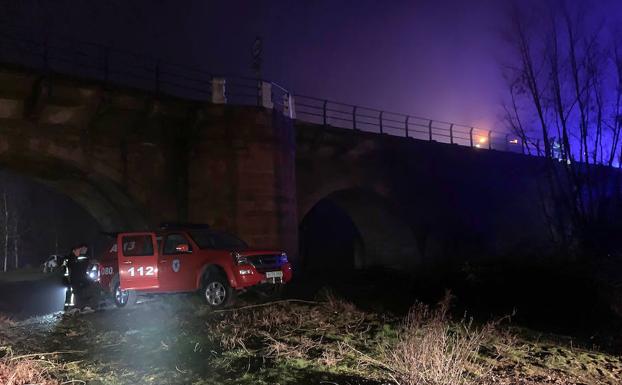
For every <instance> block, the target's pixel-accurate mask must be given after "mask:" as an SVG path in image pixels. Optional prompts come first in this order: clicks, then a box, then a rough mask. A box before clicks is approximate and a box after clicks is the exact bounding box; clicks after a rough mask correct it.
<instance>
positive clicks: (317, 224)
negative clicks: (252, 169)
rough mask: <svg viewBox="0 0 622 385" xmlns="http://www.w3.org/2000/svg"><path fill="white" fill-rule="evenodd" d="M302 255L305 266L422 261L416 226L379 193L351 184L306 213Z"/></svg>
mask: <svg viewBox="0 0 622 385" xmlns="http://www.w3.org/2000/svg"><path fill="white" fill-rule="evenodd" d="M301 218H302V220H301V222H300V227H299V243H300V256H301V260H302V264H303V267H304V268H305V270H309V271H314V270H319V269H325V268H326V265H328V266H330V268H331V269H340V270H347V269H368V268H374V267H379V266H382V267H389V268H395V269H402V270H403V269H408V270H412V269H414V268H416V266H417V265H418V264H419V263H420V259H421V258H420V255H419V248H418V247H417V241H416V238H415V235H414V233H413V231H412V228H411V227H410V226H409V224H408V221H407V220H405V218H402V217H400V215H399V214H398V213H397V211H396V210H395V209H394V208H393V205H392V204H391V202H390V201H388V200H387V199H386V198H384V197H382V196H380V195H379V194H377V193H375V192H372V191H368V190H364V189H359V188H346V189H341V190H337V191H334V192H332V193H330V194H328V195H326V196H324V197H322V198H320V199H318V200H317V201H315V202H314V204H313V205H312V206H311V207H310V208H308V209H307V210H306V211H305V212H304V214H303V215H302V216H301Z"/></svg>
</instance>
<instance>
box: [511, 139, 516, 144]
mask: <svg viewBox="0 0 622 385" xmlns="http://www.w3.org/2000/svg"><path fill="white" fill-rule="evenodd" d="M510 143H511V144H518V139H512V140H510Z"/></svg>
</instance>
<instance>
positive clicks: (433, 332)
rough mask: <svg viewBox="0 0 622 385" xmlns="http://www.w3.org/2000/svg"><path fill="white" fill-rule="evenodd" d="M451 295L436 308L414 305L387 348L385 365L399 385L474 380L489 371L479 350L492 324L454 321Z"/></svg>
mask: <svg viewBox="0 0 622 385" xmlns="http://www.w3.org/2000/svg"><path fill="white" fill-rule="evenodd" d="M449 298H450V297H449V296H446V297H445V299H444V300H443V301H442V302H440V303H439V305H438V306H437V307H436V308H430V307H429V306H427V305H424V304H416V305H414V306H413V307H412V308H411V309H410V311H409V313H408V315H407V316H406V318H405V320H404V322H403V324H402V327H401V328H400V330H399V332H398V336H397V339H396V341H395V343H393V344H391V345H390V346H387V347H385V348H384V354H383V356H384V357H383V361H384V362H383V365H384V366H385V367H386V368H387V369H388V370H389V371H390V373H391V374H390V375H391V377H392V378H393V380H394V381H395V382H396V383H398V384H400V385H460V384H471V383H475V381H476V380H477V377H481V376H482V375H485V374H486V373H488V372H490V367H489V366H488V365H487V364H485V363H484V362H483V361H482V360H479V359H478V352H479V350H480V348H481V347H482V346H483V344H484V342H485V341H487V340H488V339H489V338H490V337H491V336H492V333H493V332H494V327H493V325H492V324H486V325H484V326H483V327H480V328H476V327H474V326H473V324H472V322H471V321H468V320H466V319H463V320H462V321H460V322H455V323H454V322H451V321H450V319H449V316H448V310H449V302H450V301H449Z"/></svg>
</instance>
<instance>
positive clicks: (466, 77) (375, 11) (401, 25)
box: [0, 0, 622, 129]
mask: <svg viewBox="0 0 622 385" xmlns="http://www.w3.org/2000/svg"><path fill="white" fill-rule="evenodd" d="M0 4H4V5H2V7H3V8H2V9H0V11H1V12H0V14H4V15H8V17H7V16H5V18H7V19H8V21H10V23H14V24H20V25H28V26H35V28H39V26H43V27H44V28H47V29H48V30H51V31H54V32H56V33H63V34H66V35H69V36H72V37H76V38H81V39H83V40H91V41H97V42H100V43H106V44H110V45H112V46H115V47H119V48H126V49H131V50H134V51H139V52H144V53H149V54H152V55H155V56H159V57H162V58H164V59H168V60H171V61H175V62H181V63H186V64H193V65H197V66H200V67H202V68H205V69H207V70H210V71H214V72H221V73H222V72H226V73H234V74H250V73H251V68H250V66H251V56H250V47H251V45H252V43H253V41H254V39H255V37H256V36H257V35H260V36H262V37H263V40H264V73H263V76H264V77H265V78H268V79H270V80H273V81H275V82H277V83H280V84H282V85H284V86H285V87H286V88H289V89H290V90H293V91H294V92H296V93H300V94H307V95H313V96H318V97H323V98H330V99H334V100H339V101H344V102H349V103H353V104H361V105H367V106H371V107H378V108H381V109H386V110H392V111H397V112H405V113H411V114H415V115H422V116H426V117H432V118H435V119H441V120H450V121H455V122H459V123H465V124H468V125H476V126H480V127H481V128H492V126H494V125H496V124H497V123H496V122H497V121H498V119H499V117H500V112H501V111H500V110H501V109H500V103H501V100H502V98H503V97H504V96H505V95H506V93H507V91H506V87H505V82H504V80H503V77H502V74H501V70H500V63H501V62H503V61H504V60H506V58H507V51H506V50H505V48H504V42H503V40H502V39H501V36H500V35H501V33H500V31H501V30H502V29H503V28H504V25H505V24H506V23H507V21H506V20H507V19H506V7H507V2H503V1H495V0H471V1H462V0H438V1H418V0H410V1H397V0H396V1H387V0H359V1H335V0H318V1H312V0H296V1H291V0H289V1H288V0H273V1H267V0H262V1H242V0H232V1H205V0H195V1H190V0H189V1H184V2H179V1H167V0H160V1H153V0H149V1H147V0H144V1H135V2H132V3H131V4H130V3H129V2H125V1H120V0H111V1H107V2H97V3H91V2H75V1H70V0H60V1H56V2H54V4H53V5H52V2H49V1H45V0H23V1H20V2H14V1H9V0H0ZM182 4H183V5H182ZM590 4H592V6H593V7H595V9H596V12H597V13H601V14H603V15H606V18H607V19H608V21H610V22H611V20H615V19H616V18H619V17H620V14H621V13H622V9H621V7H620V6H619V5H617V2H616V1H613V0H601V1H593V2H590ZM496 129H499V128H498V127H497V128H496Z"/></svg>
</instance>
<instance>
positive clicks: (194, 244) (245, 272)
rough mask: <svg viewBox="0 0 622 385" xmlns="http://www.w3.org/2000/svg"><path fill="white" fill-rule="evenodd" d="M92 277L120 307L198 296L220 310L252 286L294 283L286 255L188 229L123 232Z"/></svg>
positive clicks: (226, 236)
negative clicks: (146, 298)
mask: <svg viewBox="0 0 622 385" xmlns="http://www.w3.org/2000/svg"><path fill="white" fill-rule="evenodd" d="M87 274H88V277H89V278H90V279H91V280H93V281H95V282H98V283H99V285H100V286H101V289H102V290H103V291H104V292H107V293H109V294H112V295H113V297H114V301H115V304H116V305H117V306H119V307H123V306H127V305H131V304H133V303H134V302H135V301H136V297H137V295H138V294H142V293H145V294H146V293H179V292H197V291H198V292H199V293H201V295H202V297H203V298H204V299H205V301H206V303H207V304H208V305H210V306H211V307H213V308H221V307H224V306H227V305H230V304H231V303H232V301H233V300H234V298H235V294H236V293H237V292H239V291H243V290H245V289H247V288H249V287H253V286H258V285H282V284H285V283H287V282H289V281H290V280H291V278H292V267H291V265H290V263H289V261H288V259H287V255H286V254H285V253H284V252H282V251H277V250H258V249H250V248H249V247H248V246H247V245H246V244H245V243H244V242H243V241H241V240H240V239H238V238H236V237H235V236H233V235H231V234H228V233H225V232H220V231H215V230H212V229H210V228H208V227H203V226H186V227H165V228H163V229H162V230H161V231H158V232H127V233H119V234H117V235H116V236H115V239H114V242H113V243H112V244H111V245H110V247H109V248H108V249H107V251H106V252H105V253H104V254H103V255H102V256H101V258H100V259H99V262H97V263H96V264H94V265H92V267H91V268H90V269H89V271H88V272H87Z"/></svg>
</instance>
